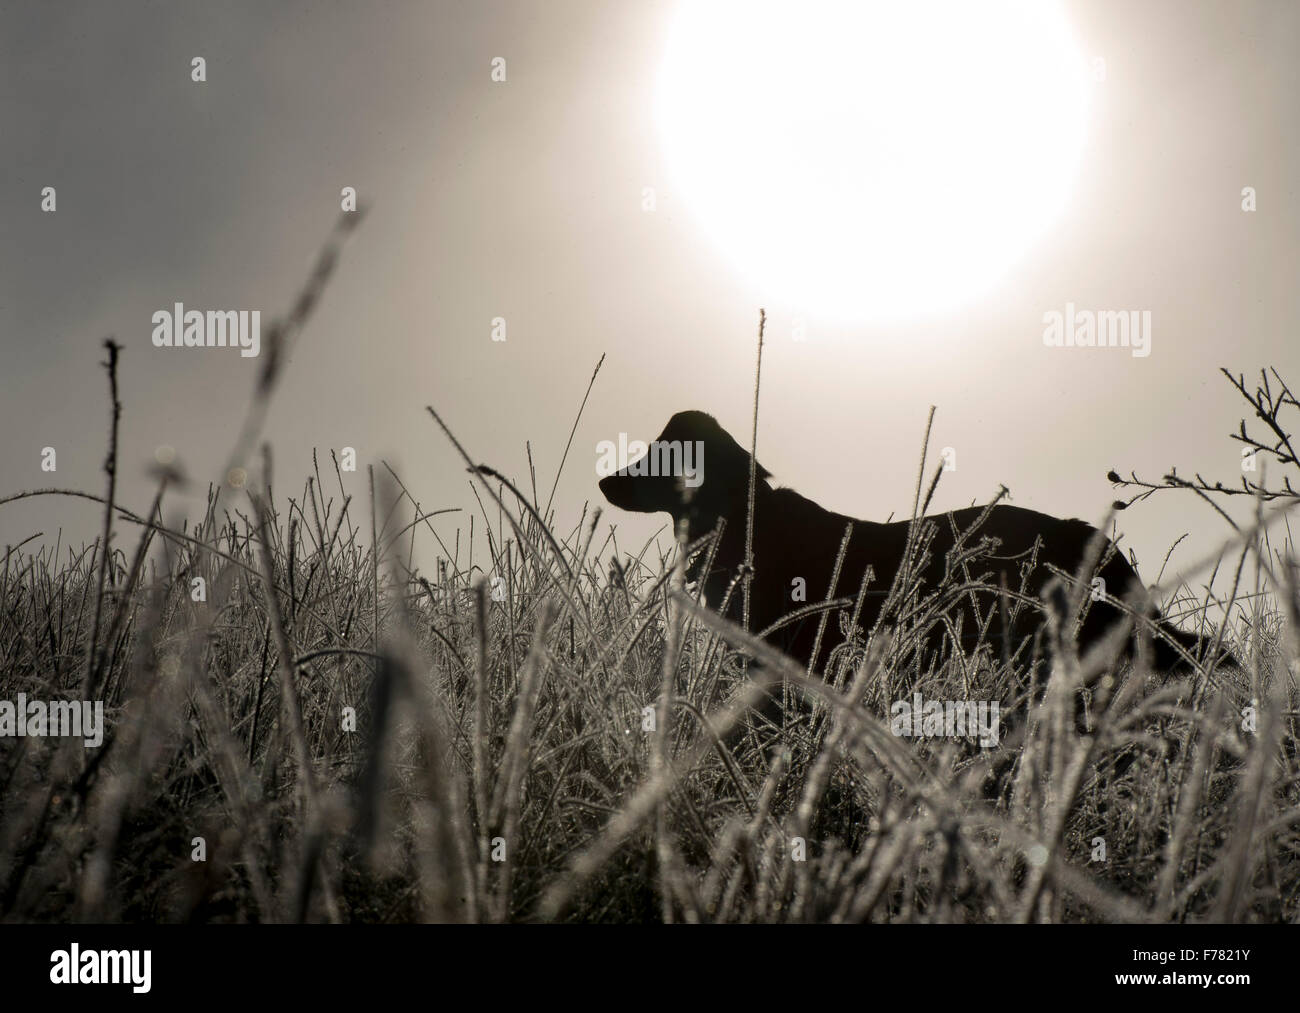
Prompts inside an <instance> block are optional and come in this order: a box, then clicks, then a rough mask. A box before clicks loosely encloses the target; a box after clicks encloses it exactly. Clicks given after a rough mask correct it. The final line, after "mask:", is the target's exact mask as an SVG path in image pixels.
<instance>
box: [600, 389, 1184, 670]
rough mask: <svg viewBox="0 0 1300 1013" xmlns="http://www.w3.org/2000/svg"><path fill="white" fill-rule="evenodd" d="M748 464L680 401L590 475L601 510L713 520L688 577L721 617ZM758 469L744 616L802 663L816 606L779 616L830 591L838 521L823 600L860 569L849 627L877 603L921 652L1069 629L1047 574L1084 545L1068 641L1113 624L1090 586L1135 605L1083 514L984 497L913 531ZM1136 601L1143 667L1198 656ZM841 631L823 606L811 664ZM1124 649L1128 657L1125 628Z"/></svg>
mask: <svg viewBox="0 0 1300 1013" xmlns="http://www.w3.org/2000/svg"><path fill="white" fill-rule="evenodd" d="M749 471H750V454H749V452H748V451H747V450H746V449H745V448H743V447H742V446H741V445H740V444H739V443H737V442H736V440H735V439H734V438H732V436H731V435H730V434H729V433H728V432H727V431H726V430H724V429H723V428H722V427H721V426H720V425H719V424H718V422H717V420H716V419H714V418H713V416H712V415H709V414H707V413H705V412H701V411H684V412H678V413H677V414H676V415H674V416H673V417H672V418H671V419H670V420H669V422H668V425H667V426H665V427H664V430H663V432H662V433H660V434H659V437H658V438H657V439H656V440H655V442H654V443H652V444H650V447H649V450H648V452H647V453H646V454H645V455H643V456H642V457H641V458H638V459H637V460H635V461H631V462H628V463H627V465H626V466H625V467H624V468H622V469H620V470H619V471H616V472H615V473H613V474H610V475H608V476H607V477H605V478H603V479H602V480H601V482H600V490H601V492H602V493H603V494H604V496H605V498H606V499H607V500H608V501H609V502H610V503H611V504H613V505H614V506H616V507H619V508H620V509H623V510H630V511H637V512H641V513H656V512H664V513H668V514H670V515H671V516H672V518H673V522H674V527H675V528H676V527H677V526H678V525H679V524H680V523H681V522H683V521H685V523H686V527H687V531H688V536H689V538H691V539H698V538H699V537H700V536H702V535H707V534H709V533H711V532H714V531H716V530H717V529H718V528H719V522H722V525H721V527H722V534H721V538H720V540H718V541H717V544H716V548H715V549H714V551H713V555H712V561H711V565H710V567H709V570H708V572H707V573H705V572H701V571H700V569H699V568H698V566H697V569H696V570H694V571H693V574H692V575H693V576H694V578H695V579H697V580H701V581H703V585H704V597H705V600H706V602H707V604H708V605H709V606H710V607H712V608H715V609H718V608H719V607H720V606H721V605H722V603H723V601H724V600H726V608H725V612H724V614H725V615H726V616H727V617H728V618H730V619H732V620H735V621H739V620H740V619H741V609H742V594H741V589H740V585H739V583H737V577H738V575H740V574H741V572H742V567H743V564H744V562H745V531H746V523H747V512H748V499H749V478H750V476H749ZM674 472H676V473H674ZM770 477H771V476H770V473H769V472H768V471H767V469H765V468H763V467H762V466H761V465H757V464H756V465H755V496H754V500H755V502H754V521H753V525H754V527H753V567H754V573H753V578H752V584H751V594H750V623H749V626H750V630H751V631H752V632H754V633H756V634H760V635H763V636H765V637H766V639H767V640H768V641H769V642H770V643H772V644H773V645H774V646H776V647H778V648H780V649H781V650H783V651H784V652H785V653H786V654H788V655H789V656H791V657H792V658H794V659H797V660H798V661H799V662H800V663H801V664H802V665H804V666H805V667H807V666H809V665H810V664H812V663H813V661H814V659H813V652H814V644H815V642H816V639H817V631H818V627H819V625H820V622H821V616H820V615H819V614H816V613H813V614H806V615H803V616H802V617H801V618H796V619H794V620H792V621H790V620H789V617H790V616H791V614H792V613H797V612H799V610H801V609H806V608H807V606H808V605H810V604H815V603H817V602H820V601H824V600H827V599H828V598H829V597H832V595H831V594H830V592H831V587H830V584H831V577H832V574H833V573H834V569H835V562H836V559H837V557H838V556H839V554H840V545H841V541H842V539H843V537H844V532H845V528H846V526H847V525H848V524H850V523H852V525H853V531H852V534H851V536H850V539H849V543H848V547H847V551H846V552H845V554H844V559H843V564H842V567H841V570H840V574H839V579H838V582H837V584H836V587H835V588H834V595H833V596H834V597H845V598H849V599H854V600H855V602H856V601H857V600H858V599H859V591H860V590H861V589H862V586H863V580H864V578H865V577H867V576H868V574H869V575H870V579H869V580H868V583H867V585H866V590H865V593H864V594H863V595H862V596H861V598H860V600H861V611H860V613H859V616H858V624H857V625H858V626H860V627H861V628H862V629H863V630H866V631H870V630H871V629H872V628H873V627H874V625H875V624H876V621H877V619H878V618H880V615H881V611H882V609H883V608H884V607H885V606H886V603H887V602H890V603H891V609H890V612H891V615H888V616H886V621H887V622H891V623H893V622H898V621H900V620H903V619H909V618H910V619H911V620H912V621H915V622H918V623H919V624H920V625H923V626H925V628H924V629H922V630H921V633H922V636H921V637H919V638H916V639H917V642H918V643H919V644H920V645H921V649H922V650H924V651H926V652H935V651H945V650H947V651H951V650H954V649H958V648H960V649H963V650H967V651H969V650H971V649H973V648H975V647H976V646H977V645H978V644H979V643H986V644H989V645H991V646H992V647H993V649H994V650H996V651H998V652H1002V651H1005V652H1006V653H1007V656H1015V655H1016V653H1017V651H1023V648H1025V647H1026V646H1029V644H1028V641H1030V640H1031V639H1032V638H1033V637H1035V636H1036V635H1038V634H1039V633H1040V632H1043V633H1046V632H1048V625H1049V617H1050V616H1051V615H1052V614H1053V612H1055V615H1056V616H1057V618H1058V619H1060V620H1062V629H1063V627H1064V626H1068V625H1070V623H1069V622H1067V621H1066V620H1067V619H1069V618H1070V616H1072V614H1073V610H1070V609H1067V608H1066V606H1065V602H1066V601H1067V600H1068V598H1069V593H1067V591H1066V590H1065V588H1064V585H1062V584H1061V583H1059V582H1057V583H1053V577H1054V574H1053V572H1052V569H1051V567H1053V566H1054V567H1056V568H1058V569H1059V570H1061V571H1063V572H1064V573H1066V574H1070V575H1075V574H1076V573H1077V571H1078V570H1079V569H1080V566H1081V564H1083V563H1084V561H1085V559H1087V558H1089V553H1090V551H1091V552H1092V553H1093V554H1094V555H1095V556H1096V557H1097V560H1098V565H1097V566H1096V567H1094V569H1093V572H1092V573H1088V574H1082V575H1080V576H1081V578H1082V579H1083V580H1085V581H1087V585H1086V587H1085V588H1083V589H1081V590H1080V591H1078V592H1075V594H1076V595H1078V594H1080V593H1081V594H1082V595H1083V598H1084V599H1086V611H1084V610H1081V611H1082V619H1081V622H1079V623H1078V624H1077V626H1075V627H1074V628H1073V629H1072V630H1068V631H1066V630H1064V629H1063V633H1065V634H1068V635H1072V636H1073V637H1074V638H1075V641H1076V643H1077V647H1078V649H1079V653H1080V654H1081V655H1082V654H1084V653H1085V652H1086V651H1087V649H1088V648H1090V647H1091V646H1093V645H1094V644H1096V643H1097V642H1098V641H1100V640H1101V639H1102V638H1103V637H1105V636H1106V635H1107V633H1108V632H1109V631H1111V630H1112V629H1113V628H1114V627H1115V625H1116V624H1117V623H1119V622H1122V621H1124V620H1125V615H1124V613H1123V612H1122V611H1121V610H1120V609H1119V608H1116V607H1115V606H1114V605H1112V604H1111V603H1110V602H1108V601H1106V600H1105V599H1104V598H1101V597H1100V596H1096V595H1094V594H1092V591H1093V589H1094V588H1099V589H1100V588H1103V587H1104V591H1105V593H1106V595H1107V596H1110V597H1113V598H1115V599H1119V600H1121V601H1123V600H1126V599H1127V597H1128V596H1130V595H1133V594H1134V593H1135V592H1139V595H1140V597H1141V598H1142V600H1143V601H1145V591H1144V589H1142V585H1141V583H1140V581H1139V578H1138V575H1137V573H1136V572H1135V571H1134V569H1133V567H1132V566H1131V565H1130V564H1129V562H1128V561H1127V560H1126V559H1125V558H1124V557H1123V555H1122V554H1121V553H1120V552H1119V551H1118V549H1117V548H1116V547H1115V545H1114V544H1113V543H1112V542H1111V541H1110V539H1108V538H1106V537H1105V536H1104V535H1102V534H1100V533H1099V532H1098V530H1097V529H1096V528H1095V527H1094V526H1093V525H1091V524H1088V523H1087V522H1085V521H1081V520H1075V519H1070V520H1061V519H1060V518H1057V517H1052V516H1049V515H1047V514H1043V513H1038V512H1037V511H1034V510H1026V509H1023V508H1021V507H1016V506H1010V505H994V506H992V507H970V508H966V509H962V510H954V511H950V512H948V513H943V514H934V515H931V516H928V517H925V518H923V519H922V520H921V521H920V522H919V523H918V524H917V525H916V526H915V529H914V530H913V525H912V524H911V522H910V521H901V522H897V523H892V524H881V523H875V522H872V521H866V520H859V519H856V518H851V517H847V516H845V515H844V514H838V513H835V512H833V511H830V510H826V509H824V508H823V507H821V506H818V505H817V504H816V503H814V502H813V501H812V500H809V499H807V498H805V497H803V496H801V495H799V494H798V493H797V492H795V491H794V490H792V489H784V488H775V487H773V485H772V484H771V483H770V481H769V479H770ZM706 558H708V554H707V552H704V553H699V554H698V557H697V560H698V559H706ZM1095 578H1100V580H1101V581H1102V582H1104V584H1097V583H1096V581H1095ZM1004 589H1005V590H1004ZM1140 589H1142V590H1140ZM729 590H730V595H728V591H729ZM801 590H802V597H801V595H800V591H801ZM891 592H892V594H891ZM1044 595H1046V601H1045V600H1044ZM1094 598H1097V600H1093V599H1094ZM1144 610H1145V611H1146V612H1147V614H1148V615H1150V616H1151V617H1152V618H1153V619H1154V620H1155V621H1156V623H1157V626H1158V628H1159V630H1160V631H1161V632H1162V633H1163V634H1164V636H1165V637H1167V638H1168V639H1167V640H1166V639H1163V638H1161V637H1158V636H1157V637H1155V638H1153V639H1152V641H1151V643H1152V647H1153V650H1152V652H1151V654H1152V656H1151V658H1150V663H1151V666H1152V667H1153V668H1154V669H1156V670H1160V671H1165V672H1173V671H1177V670H1179V669H1183V668H1188V667H1190V666H1189V665H1188V662H1187V659H1186V658H1185V657H1184V655H1183V653H1182V652H1180V651H1179V650H1178V648H1177V647H1175V646H1174V645H1175V644H1176V645H1178V647H1181V648H1182V649H1183V651H1185V652H1187V654H1190V655H1193V656H1195V655H1197V654H1199V653H1204V652H1205V650H1206V648H1207V646H1208V644H1207V641H1206V639H1205V638H1202V637H1198V636H1196V635H1195V634H1191V633H1186V632H1184V631H1182V630H1179V629H1177V628H1176V627H1174V626H1173V625H1171V624H1170V623H1168V622H1167V621H1165V620H1163V619H1160V618H1159V616H1158V614H1156V613H1155V611H1154V609H1151V608H1150V606H1149V605H1145V606H1144ZM1067 612H1068V613H1070V615H1069V616H1067ZM783 620H786V621H785V622H784V624H783ZM843 639H844V638H843V633H842V630H841V626H840V623H839V622H837V621H836V619H835V617H834V616H831V617H830V618H829V619H828V621H827V622H826V624H825V629H824V631H823V637H822V644H821V648H820V651H819V653H818V659H817V660H818V661H821V662H824V661H825V660H826V658H827V657H828V656H829V653H830V651H831V650H832V649H833V648H834V646H835V645H836V644H838V643H840V642H842V641H843ZM1169 641H1172V643H1170V642H1169ZM1044 646H1045V647H1047V646H1050V645H1049V644H1045V645H1044ZM1126 652H1127V653H1128V654H1130V655H1131V653H1132V638H1129V644H1128V647H1127V648H1126ZM1025 653H1027V652H1025ZM1022 656H1024V653H1022Z"/></svg>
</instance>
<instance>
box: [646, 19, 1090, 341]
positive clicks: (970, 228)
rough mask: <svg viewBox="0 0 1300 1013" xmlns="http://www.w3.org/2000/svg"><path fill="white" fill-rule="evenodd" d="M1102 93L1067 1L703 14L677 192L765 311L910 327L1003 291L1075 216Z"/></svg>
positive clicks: (685, 61) (688, 48)
mask: <svg viewBox="0 0 1300 1013" xmlns="http://www.w3.org/2000/svg"><path fill="white" fill-rule="evenodd" d="M1088 87H1089V84H1088V73H1087V68H1086V66H1085V64H1084V61H1083V59H1082V57H1081V55H1080V53H1079V51H1078V48H1077V45H1076V43H1075V41H1074V39H1073V36H1072V34H1071V31H1070V29H1069V27H1068V25H1067V24H1066V22H1065V20H1064V18H1063V16H1062V14H1061V12H1060V11H1059V10H1058V9H1057V7H1056V6H1055V4H1054V3H1052V2H1051V0H1024V2H1017V0H981V2H979V3H975V2H972V0H898V2H896V3H872V2H870V0H795V2H782V0H693V2H686V3H683V4H682V7H681V10H680V11H679V12H678V14H677V15H676V16H675V19H674V21H673V23H672V25H671V27H670V30H669V37H668V45H667V52H666V55H665V58H664V63H663V67H662V71H661V74H660V78H659V85H658V95H657V116H658V122H659V128H660V132H661V135H662V138H663V141H664V145H665V149H666V153H667V158H668V162H669V169H670V172H671V176H672V180H673V183H674V186H675V187H676V188H677V189H678V190H679V191H680V193H681V195H682V197H683V199H684V200H685V201H686V202H687V203H688V204H689V206H690V207H691V209H692V211H693V212H694V213H695V215H696V216H697V217H698V218H699V220H700V221H701V223H702V224H703V226H704V228H705V230H706V231H707V233H708V234H709V236H710V237H711V238H712V240H713V241H714V243H716V244H717V246H718V247H719V248H720V249H722V250H723V251H724V253H725V254H726V256H727V257H728V259H729V260H730V261H731V262H732V263H734V264H735V265H736V267H737V268H738V270H739V271H740V272H741V273H742V274H743V275H744V276H745V279H746V280H747V281H748V282H749V283H750V284H752V285H754V286H755V287H756V288H757V289H758V290H759V291H760V293H761V294H762V295H763V296H764V297H765V298H775V299H779V300H783V301H788V302H789V303H790V304H791V305H792V306H797V307H802V308H803V309H804V310H805V311H807V312H809V313H814V312H815V313H818V314H824V315H831V316H839V317H843V318H850V319H866V318H881V317H898V316H911V315H915V314H919V313H923V312H932V311H934V310H936V309H946V308H950V307H953V306H955V305H959V304H961V303H964V302H968V301H970V300H971V299H973V298H974V297H976V296H978V295H979V294H981V293H982V292H984V291H986V290H987V289H988V288H990V287H991V286H992V285H993V284H994V283H995V282H996V281H998V280H999V279H1000V278H1001V277H1002V276H1003V275H1004V274H1005V273H1006V272H1007V270H1008V268H1009V267H1010V266H1011V265H1012V263H1013V262H1014V261H1015V260H1016V259H1017V258H1018V257H1020V256H1022V255H1023V254H1024V253H1025V252H1026V251H1027V249H1028V248H1029V247H1030V245H1031V244H1032V243H1033V242H1034V241H1035V240H1036V239H1038V238H1039V237H1040V236H1041V235H1042V233H1043V232H1044V231H1045V230H1046V229H1047V227H1048V226H1049V225H1050V224H1051V223H1052V221H1053V220H1054V219H1055V218H1056V217H1057V215H1058V214H1059V213H1060V211H1061V210H1062V208H1063V207H1064V205H1065V203H1066V200H1067V198H1068V196H1069V191H1070V188H1071V185H1072V183H1073V179H1074V175H1075V171H1076V167H1077V165H1078V162H1079V155H1080V151H1081V149H1082V146H1083V137H1084V127H1085V118H1086V112H1087V93H1088Z"/></svg>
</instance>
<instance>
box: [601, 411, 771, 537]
mask: <svg viewBox="0 0 1300 1013" xmlns="http://www.w3.org/2000/svg"><path fill="white" fill-rule="evenodd" d="M749 460H750V457H749V451H747V450H745V448H744V447H742V446H741V445H740V444H739V443H737V442H736V441H735V440H734V439H732V437H731V434H730V433H728V432H727V431H726V430H725V429H723V428H722V427H721V426H720V425H718V421H717V419H715V418H714V417H713V416H712V415H708V414H706V413H705V412H697V411H689V412H678V413H677V414H676V415H674V416H673V417H672V418H671V419H669V420H668V425H666V426H665V427H664V431H663V432H662V433H660V434H659V436H658V437H656V438H655V440H654V442H653V443H651V444H650V445H649V447H648V449H647V451H646V453H644V454H642V455H641V456H639V457H638V458H637V459H636V460H633V461H629V462H627V466H626V467H624V468H622V469H620V470H619V471H616V472H614V473H613V474H611V475H607V476H606V477H605V478H602V479H601V480H600V491H601V492H602V493H603V494H604V496H605V498H606V499H607V500H609V502H610V503H612V504H613V505H614V506H616V507H619V508H620V509H622V510H631V511H635V512H637V513H657V512H660V511H663V512H666V513H669V514H672V517H673V524H674V526H676V525H677V524H678V523H679V522H680V521H681V520H682V519H683V518H685V519H686V521H687V522H688V524H689V530H690V534H691V537H693V538H694V537H698V536H700V535H704V534H708V533H709V532H710V531H712V530H713V528H714V527H715V526H716V525H717V522H718V518H719V517H728V518H730V520H729V521H728V527H731V525H732V523H733V522H734V521H735V519H736V517H737V516H739V515H740V514H743V512H744V510H745V507H746V504H747V502H748V497H749ZM768 474H769V472H768V471H767V469H765V468H764V467H763V466H762V465H757V467H756V477H757V480H758V481H759V482H762V481H763V480H764V479H766V478H767V477H768Z"/></svg>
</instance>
